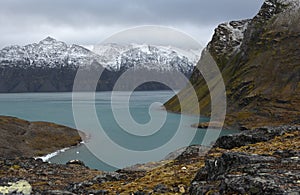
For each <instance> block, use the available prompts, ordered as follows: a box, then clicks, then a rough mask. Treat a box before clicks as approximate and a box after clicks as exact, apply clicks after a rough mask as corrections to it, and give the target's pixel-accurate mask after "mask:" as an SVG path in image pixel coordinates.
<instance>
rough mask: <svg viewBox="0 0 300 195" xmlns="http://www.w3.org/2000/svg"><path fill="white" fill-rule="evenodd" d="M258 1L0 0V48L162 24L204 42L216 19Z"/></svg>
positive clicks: (243, 11) (255, 6) (91, 40)
mask: <svg viewBox="0 0 300 195" xmlns="http://www.w3.org/2000/svg"><path fill="white" fill-rule="evenodd" d="M262 3H263V0H1V1H0V48H2V47H4V46H7V45H12V44H19V45H24V44H27V43H32V42H38V41H39V40H41V39H43V38H45V37H46V36H51V37H54V38H56V39H58V40H61V41H65V42H67V43H70V44H71V43H75V44H80V45H90V44H95V43H100V42H102V41H103V40H105V39H106V38H108V37H110V36H111V35H112V34H114V33H116V32H119V31H122V30H124V29H128V28H132V27H136V26H139V25H162V26H167V27H172V28H175V29H178V30H180V31H181V32H184V33H187V34H189V35H191V36H192V37H193V38H194V39H196V40H197V41H198V42H199V43H200V44H202V45H205V44H206V43H207V42H208V41H209V40H210V38H211V36H212V34H213V30H214V28H215V27H216V26H217V25H218V24H219V23H221V22H225V21H230V20H238V19H246V18H252V17H253V16H254V15H255V14H256V13H257V12H258V10H259V8H260V7H261V5H262Z"/></svg>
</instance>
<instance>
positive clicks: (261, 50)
mask: <svg viewBox="0 0 300 195" xmlns="http://www.w3.org/2000/svg"><path fill="white" fill-rule="evenodd" d="M299 4H300V2H299V1H298V0H266V1H265V2H264V4H263V5H262V8H261V10H260V11H259V13H258V14H257V15H256V16H255V17H254V18H253V19H251V20H243V21H235V22H230V23H225V24H221V25H219V26H218V28H217V29H216V30H215V34H214V36H213V38H212V41H211V42H210V43H209V44H208V46H207V47H206V49H205V51H204V52H203V54H202V57H201V59H200V61H199V63H198V66H201V63H204V62H203V61H204V60H203V59H204V56H205V55H207V53H206V52H207V51H208V52H209V54H210V55H211V56H212V57H213V59H214V60H215V62H216V64H217V65H218V67H219V69H220V71H221V73H222V76H223V79H224V82H225V86H226V94H227V115H226V121H225V125H226V126H231V127H236V128H240V127H243V128H247V129H249V128H253V127H257V126H262V125H265V124H273V125H279V124H287V123H298V122H299V116H300V25H299V24H300V10H299V9H300V6H299ZM191 83H192V85H193V87H194V88H195V90H196V92H197V95H198V98H199V103H200V110H201V113H200V114H201V115H209V114H210V95H209V91H208V89H207V86H206V82H205V81H204V79H203V77H202V76H201V74H200V72H199V71H198V70H197V69H195V70H194V73H193V75H192V77H191ZM187 91H188V89H184V90H183V91H182V92H181V93H186V92H187ZM181 104H182V105H184V104H188V101H186V102H185V101H184V100H183V101H182V102H181ZM165 106H166V108H167V109H168V110H170V111H174V112H180V106H179V103H178V100H177V98H176V97H173V98H172V99H171V100H169V101H168V102H167V103H166V104H165ZM189 112H190V113H193V114H199V113H195V110H193V109H191V110H190V111H189Z"/></svg>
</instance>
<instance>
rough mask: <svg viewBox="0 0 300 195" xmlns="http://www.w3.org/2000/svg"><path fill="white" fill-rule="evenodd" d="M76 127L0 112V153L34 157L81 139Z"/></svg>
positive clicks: (4, 155)
mask: <svg viewBox="0 0 300 195" xmlns="http://www.w3.org/2000/svg"><path fill="white" fill-rule="evenodd" d="M79 133H81V134H82V132H79V131H77V130H75V129H72V128H69V127H66V126H62V125H57V124H54V123H47V122H29V121H26V120H22V119H18V118H15V117H8V116H0V135H1V136H0V157H3V158H16V157H21V156H23V157H37V156H43V155H46V154H49V153H52V152H55V151H57V150H60V149H62V148H66V147H71V146H76V145H78V144H79V143H80V142H81V137H80V135H79Z"/></svg>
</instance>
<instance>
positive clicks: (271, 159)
mask: <svg viewBox="0 0 300 195" xmlns="http://www.w3.org/2000/svg"><path fill="white" fill-rule="evenodd" d="M226 137H227V138H226ZM259 137H261V138H259ZM238 140H239V141H238ZM231 141H232V142H231ZM299 141H300V139H299V129H298V128H297V127H280V128H264V129H257V130H254V131H253V132H252V131H249V132H247V134H245V133H241V134H237V135H234V136H225V137H223V138H222V137H221V138H219V139H218V140H217V142H216V145H215V146H214V147H215V149H216V150H217V151H220V150H221V151H222V154H216V153H214V150H215V149H212V151H210V154H209V155H207V159H206V161H205V166H204V167H203V168H202V169H200V170H199V172H198V173H197V175H196V177H195V178H194V180H193V181H192V182H191V188H190V193H191V194H205V193H207V192H209V191H211V192H216V193H217V194H218V193H220V194H290V193H298V192H299V191H300V185H299V181H300V164H299V163H300V152H299V147H298V144H299ZM264 143H265V147H266V148H264ZM289 143H291V144H292V145H293V147H287V149H283V150H281V149H279V148H280V147H281V145H283V146H286V145H288V144H289ZM256 144H257V145H256ZM272 144H274V148H272V147H270V146H272ZM241 146H243V147H241ZM218 147H219V149H217V148H218ZM220 148H222V149H220ZM224 148H225V149H231V150H224ZM297 148H298V149H297ZM262 150H263V152H262ZM250 151H251V152H250Z"/></svg>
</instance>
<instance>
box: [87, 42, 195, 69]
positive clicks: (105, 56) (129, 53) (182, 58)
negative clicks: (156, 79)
mask: <svg viewBox="0 0 300 195" xmlns="http://www.w3.org/2000/svg"><path fill="white" fill-rule="evenodd" d="M93 51H94V52H95V53H96V54H98V55H99V56H100V61H99V63H100V64H101V65H103V66H104V67H106V68H107V69H109V70H113V71H119V70H122V69H128V68H134V69H139V68H145V69H150V70H157V71H173V70H175V71H180V72H183V73H190V72H191V71H193V68H194V66H195V65H196V62H197V61H198V58H199V54H200V51H195V50H183V49H180V48H176V47H171V46H154V45H147V44H127V45H121V44H115V43H110V44H102V45H96V46H94V49H93Z"/></svg>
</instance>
